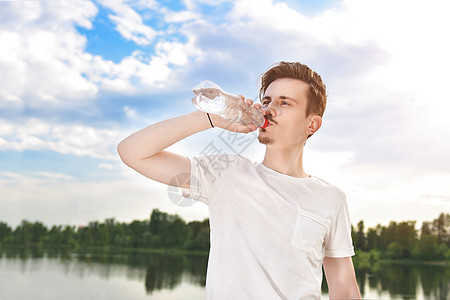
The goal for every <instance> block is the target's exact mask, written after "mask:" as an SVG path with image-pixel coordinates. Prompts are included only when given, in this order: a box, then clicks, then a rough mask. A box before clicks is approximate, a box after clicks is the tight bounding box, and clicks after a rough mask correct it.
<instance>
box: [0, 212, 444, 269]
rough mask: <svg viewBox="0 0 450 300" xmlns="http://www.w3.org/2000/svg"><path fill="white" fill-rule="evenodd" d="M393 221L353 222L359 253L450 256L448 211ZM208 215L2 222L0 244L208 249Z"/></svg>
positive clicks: (430, 257) (159, 214)
mask: <svg viewBox="0 0 450 300" xmlns="http://www.w3.org/2000/svg"><path fill="white" fill-rule="evenodd" d="M415 225H416V221H402V222H395V221H391V222H390V223H389V225H388V226H382V225H380V224H378V225H377V226H376V227H375V228H367V230H366V229H365V227H364V221H360V222H358V224H357V226H356V229H355V228H354V227H353V226H352V238H353V243H354V246H355V249H356V251H357V252H361V251H364V252H367V255H366V256H365V257H367V258H368V259H370V260H373V259H375V258H378V257H382V258H391V259H400V258H407V259H418V260H444V259H446V260H450V235H449V234H450V215H449V214H444V213H441V214H440V215H439V217H438V218H436V219H435V220H433V221H427V222H423V223H422V227H421V230H419V231H417V230H416V229H415ZM209 238H210V229H209V219H205V220H203V221H193V222H189V223H186V222H185V221H184V220H183V219H182V218H180V217H179V216H178V215H170V214H167V213H165V212H161V211H160V210H158V209H154V210H153V211H152V213H151V215H150V219H149V220H143V221H138V220H134V221H132V222H131V223H129V224H127V223H121V222H117V221H116V220H115V219H114V218H109V219H106V220H105V221H104V222H103V223H102V222H99V221H93V222H89V224H88V225H86V226H78V228H76V227H75V226H69V225H65V226H62V225H58V226H56V225H54V226H52V227H51V228H50V229H47V228H46V227H45V226H44V224H43V223H41V222H34V223H31V222H28V221H25V220H24V221H22V223H21V224H19V225H18V226H17V227H16V228H15V229H12V228H10V227H9V226H8V225H7V224H6V223H3V222H0V246H32V245H33V246H64V247H67V248H69V249H74V250H75V249H86V248H90V247H97V248H105V247H106V248H108V247H114V248H134V249H137V248H147V249H150V248H171V249H185V250H200V251H207V250H208V249H209V245H210V240H209Z"/></svg>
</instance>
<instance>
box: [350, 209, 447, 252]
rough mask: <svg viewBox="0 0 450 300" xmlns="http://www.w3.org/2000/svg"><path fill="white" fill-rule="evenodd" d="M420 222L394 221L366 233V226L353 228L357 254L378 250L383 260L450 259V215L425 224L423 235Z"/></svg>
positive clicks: (370, 229)
mask: <svg viewBox="0 0 450 300" xmlns="http://www.w3.org/2000/svg"><path fill="white" fill-rule="evenodd" d="M415 224H416V221H403V222H395V221H391V222H390V223H389V225H388V226H381V225H380V224H378V225H377V226H376V227H375V228H368V230H367V231H365V230H364V222H363V221H360V222H359V223H358V224H357V228H356V230H355V228H354V227H353V226H352V239H353V243H354V246H355V249H356V250H359V251H370V250H376V251H378V252H379V253H380V256H381V257H386V258H391V259H400V258H408V259H420V260H444V259H447V260H448V259H450V249H449V248H450V238H449V234H450V215H449V214H444V213H441V214H440V215H439V217H438V218H437V219H435V220H433V221H431V222H423V224H422V228H421V230H420V232H417V230H416V229H415Z"/></svg>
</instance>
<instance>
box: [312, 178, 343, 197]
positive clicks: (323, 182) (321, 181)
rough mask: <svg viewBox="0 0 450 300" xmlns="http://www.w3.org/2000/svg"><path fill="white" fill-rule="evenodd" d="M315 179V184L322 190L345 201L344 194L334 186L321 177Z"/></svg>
mask: <svg viewBox="0 0 450 300" xmlns="http://www.w3.org/2000/svg"><path fill="white" fill-rule="evenodd" d="M314 177H315V179H316V180H315V182H316V183H317V184H319V185H320V186H321V187H322V188H323V189H324V190H326V191H327V192H329V193H333V194H335V195H336V196H338V198H339V199H345V192H344V191H343V190H342V189H341V188H340V187H338V186H337V185H336V184H334V183H332V182H331V181H329V180H325V179H323V178H322V177H317V176H314Z"/></svg>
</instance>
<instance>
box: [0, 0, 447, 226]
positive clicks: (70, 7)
mask: <svg viewBox="0 0 450 300" xmlns="http://www.w3.org/2000/svg"><path fill="white" fill-rule="evenodd" d="M448 8H449V4H447V2H446V1H437V0H433V1H430V2H427V3H426V4H425V3H424V2H423V1H400V0H399V1H369V0H361V1H356V0H347V1H332V0H330V1H274V0H259V1H256V0H242V1H226V0H181V1H156V0H132V1H125V0H115V1H107V0H102V1H84V0H83V1H82V0H73V1H0V81H1V82H2V84H1V86H0V205H1V208H2V209H1V210H0V221H5V222H7V223H9V224H10V225H12V226H15V225H17V224H18V223H20V221H21V220H22V219H27V220H30V221H34V220H39V221H43V222H44V223H45V224H46V225H49V226H50V225H52V224H74V225H83V224H86V223H87V222H89V221H93V220H104V219H105V218H108V217H116V218H117V219H118V220H121V221H127V222H128V221H130V220H132V219H144V218H148V216H149V214H150V212H151V210H152V209H154V208H159V209H161V210H164V211H167V212H170V213H177V214H179V215H181V216H182V217H183V218H185V219H186V220H201V219H203V218H206V217H207V216H208V209H207V207H206V206H205V205H204V204H202V203H196V204H195V205H193V206H190V207H180V206H177V205H175V204H173V203H172V202H171V201H170V199H169V197H168V195H167V186H165V185H163V184H160V183H158V182H155V181H151V180H149V179H146V178H144V177H143V176H141V175H139V174H137V173H136V172H134V171H133V170H131V169H129V168H128V167H126V166H125V165H124V164H123V163H122V162H121V161H120V159H119V157H118V155H117V152H116V146H117V144H118V142H120V140H122V139H123V138H125V137H126V136H128V135H129V134H131V133H133V132H134V131H137V130H138V129H140V128H143V127H145V126H148V125H150V124H153V123H155V122H158V121H161V120H164V119H168V118H172V117H176V116H180V115H182V114H186V113H189V112H192V111H194V110H195V107H194V106H193V105H192V103H191V101H190V99H191V97H192V87H193V86H194V85H196V84H197V83H199V82H200V81H202V80H205V79H208V80H212V81H214V82H216V83H218V84H219V85H220V86H221V87H222V88H224V89H226V90H228V91H230V92H233V93H236V94H238V93H239V94H243V95H245V96H246V97H248V98H255V97H256V95H257V93H258V85H257V77H258V75H259V74H261V73H263V72H264V71H265V70H266V69H267V68H268V67H269V66H270V65H271V64H273V63H275V62H277V61H280V60H288V61H301V62H303V63H306V64H307V65H309V66H310V67H312V68H313V69H315V70H316V71H317V72H318V73H319V74H321V75H322V78H323V79H324V81H325V83H326V84H327V88H328V94H329V98H328V104H327V110H326V112H325V115H324V123H323V125H322V128H321V129H320V130H319V132H318V133H317V134H315V135H314V137H313V138H311V139H310V140H309V141H308V145H307V146H306V148H305V154H304V155H305V156H304V161H305V162H304V164H305V171H306V172H309V173H311V174H314V175H316V176H319V177H322V178H324V179H327V180H329V181H331V182H333V183H335V184H336V185H338V186H339V187H340V188H341V189H343V190H344V191H345V192H346V194H347V199H348V201H349V207H350V213H351V217H352V221H353V223H354V224H356V223H357V222H358V221H359V220H361V219H363V220H365V221H366V223H367V224H368V225H370V226H374V225H376V224H377V223H382V224H387V223H388V222H389V221H390V220H409V219H415V220H418V221H419V222H421V221H423V220H432V219H434V218H436V217H437V216H438V214H439V213H440V212H442V211H449V210H450V209H449V208H450V185H449V184H448V183H449V182H450V162H449V160H448V159H447V155H448V153H449V150H450V138H449V134H448V128H449V126H450V123H449V119H448V117H447V112H448V110H449V108H450V107H449V103H450V101H449V100H450V99H448V96H447V91H446V89H445V87H446V86H447V81H448V80H447V78H448V75H447V73H446V70H448V68H449V67H450V61H449V57H448V55H447V53H450V51H449V50H450V49H449V47H450V46H449V45H448V43H446V42H445V41H444V40H443V39H442V36H446V32H445V28H448V25H449V24H448V23H449V22H450V21H449V20H448V18H447V17H446V16H445V13H444V12H445V11H448ZM418 20H420V22H419V21H418ZM219 135H220V129H211V130H207V131H204V132H201V133H198V134H196V135H194V136H191V137H189V138H187V139H185V140H183V141H180V142H178V143H176V144H174V145H173V146H171V147H169V149H168V150H170V151H173V152H176V153H178V154H182V155H186V156H187V155H198V154H199V153H201V151H202V150H203V149H204V148H205V147H206V146H207V145H208V143H210V142H211V141H215V142H216V143H217V144H218V145H220V146H221V147H222V149H223V151H224V152H227V151H229V149H228V148H227V147H226V145H224V144H223V143H222V144H221V140H220V137H219ZM243 155H245V156H247V157H249V158H250V159H252V160H253V161H261V160H262V158H263V156H264V146H262V145H260V144H259V143H258V142H257V141H256V138H255V142H253V143H252V144H251V145H250V146H249V148H247V149H246V150H245V152H244V153H243ZM405 211H407V212H408V214H405V213H404V212H405Z"/></svg>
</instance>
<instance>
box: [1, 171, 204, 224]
mask: <svg viewBox="0 0 450 300" xmlns="http://www.w3.org/2000/svg"><path fill="white" fill-rule="evenodd" d="M1 175H2V173H0V194H1V195H2V200H1V203H2V209H1V210H0V220H2V221H3V222H6V223H8V224H9V225H10V226H13V227H15V226H17V225H18V224H19V223H20V222H21V221H22V220H24V219H25V220H28V221H31V222H33V221H43V222H44V224H45V225H46V226H51V225H60V224H70V225H87V224H88V222H90V221H96V220H99V221H104V220H105V219H106V218H111V217H115V218H116V220H118V221H120V222H131V221H132V220H136V219H138V220H143V219H149V218H150V213H151V211H152V210H153V209H154V208H159V209H160V210H163V211H166V212H169V213H171V214H178V215H180V216H182V217H183V218H184V219H186V220H189V221H190V220H203V219H204V218H207V216H208V208H207V206H206V205H205V204H203V203H200V202H199V203H196V204H195V205H193V206H190V207H179V206H176V205H175V204H173V203H172V202H171V201H170V199H169V197H168V194H167V187H166V186H164V185H163V184H161V183H158V182H155V181H152V180H149V179H146V178H144V177H142V176H140V177H137V178H134V179H133V180H132V181H130V180H123V179H122V180H117V181H99V182H86V181H85V180H83V181H78V180H76V179H67V178H52V177H51V176H50V178H48V177H45V176H44V177H43V176H39V175H38V176H35V175H34V174H32V175H24V174H16V176H10V177H9V178H5V179H4V178H2V176H1ZM56 177H58V176H56ZM80 187H82V188H80Z"/></svg>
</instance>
